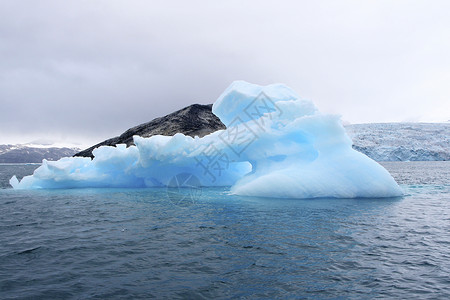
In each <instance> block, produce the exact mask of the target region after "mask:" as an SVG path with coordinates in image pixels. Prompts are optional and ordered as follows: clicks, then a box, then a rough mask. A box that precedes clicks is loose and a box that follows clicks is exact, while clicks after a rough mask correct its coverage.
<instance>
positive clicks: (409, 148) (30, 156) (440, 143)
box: [0, 104, 450, 163]
mask: <svg viewBox="0 0 450 300" xmlns="http://www.w3.org/2000/svg"><path fill="white" fill-rule="evenodd" d="M211 108H212V105H211V104H210V105H200V104H193V105H190V106H187V107H185V108H183V109H180V110H178V111H176V112H173V113H171V114H169V115H166V116H164V117H160V118H156V119H154V120H152V121H150V122H147V123H144V124H141V125H138V126H135V127H132V128H130V129H128V130H127V131H125V132H124V133H123V134H121V135H120V136H117V137H114V138H111V139H108V140H105V141H103V142H101V143H98V144H96V145H94V146H91V147H89V148H87V149H85V150H83V151H80V149H77V148H69V147H48V146H47V147H32V146H30V145H27V144H25V145H0V163H40V162H42V159H47V160H58V159H60V158H61V157H65V156H72V155H73V156H82V157H91V158H92V157H93V154H92V151H93V150H94V149H95V148H98V147H100V146H115V145H117V144H126V145H127V146H130V145H133V144H134V143H133V136H134V135H138V136H142V137H150V136H152V135H157V134H160V135H168V136H172V135H174V134H176V133H178V132H181V133H183V134H185V135H189V136H192V137H194V136H199V137H202V136H205V135H207V134H209V133H211V132H214V131H217V130H220V129H225V128H226V127H225V125H224V124H223V123H222V122H221V121H220V120H219V118H218V117H217V116H215V115H214V114H213V113H212V111H211ZM345 128H346V130H347V132H348V134H349V136H350V137H351V138H352V140H353V148H354V149H356V150H358V151H360V152H362V153H364V154H366V155H367V156H369V157H370V158H372V159H374V160H376V161H430V160H445V161H448V160H450V123H373V124H355V125H347V126H345Z"/></svg>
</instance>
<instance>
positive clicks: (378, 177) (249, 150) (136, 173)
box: [10, 81, 402, 198]
mask: <svg viewBox="0 0 450 300" xmlns="http://www.w3.org/2000/svg"><path fill="white" fill-rule="evenodd" d="M213 113H214V114H216V115H217V116H218V117H219V118H220V120H221V121H222V122H223V123H224V124H225V125H226V126H227V129H225V130H219V131H216V132H213V133H211V134H209V135H207V136H204V137H202V138H198V137H195V138H192V137H189V136H185V135H183V134H181V133H179V134H176V135H174V136H161V135H157V136H152V137H150V138H142V137H139V136H134V143H135V145H136V146H131V147H128V148H127V147H126V146H125V145H118V146H117V147H109V146H103V147H100V148H97V149H95V150H94V152H93V154H94V156H95V157H94V159H93V160H91V159H90V158H86V157H66V158H62V159H60V160H59V161H56V162H49V161H45V160H44V161H43V164H42V166H40V167H39V168H38V169H36V171H35V172H34V174H33V175H30V176H26V177H24V178H23V179H22V180H21V181H20V182H19V181H18V180H17V178H16V177H15V176H14V177H13V178H11V180H10V183H11V185H12V186H13V187H14V188H15V189H37V188H82V187H155V186H166V185H168V184H169V182H171V180H172V179H173V178H174V177H175V176H177V175H178V174H181V173H188V174H191V175H192V176H195V177H196V178H197V179H198V182H200V185H201V186H231V192H232V193H234V194H238V195H248V196H263V197H283V198H318V197H335V198H356V197H394V196H400V195H402V192H401V190H400V188H399V186H398V185H397V183H396V182H395V180H394V179H393V178H392V176H391V175H390V174H389V173H388V172H387V171H386V170H385V169H384V168H383V167H382V166H381V165H379V164H378V163H376V162H375V161H373V160H372V159H370V158H368V157H367V156H365V155H364V154H361V153H359V152H357V151H355V150H353V149H352V141H351V140H350V138H349V137H348V136H347V134H346V132H345V130H344V128H343V126H342V124H341V121H340V119H339V117H337V116H334V115H325V114H321V113H320V112H319V111H318V110H317V109H316V107H315V106H314V104H313V103H312V102H310V101H307V100H303V99H301V98H300V97H299V96H298V95H297V94H296V93H295V92H294V91H293V90H291V89H290V88H288V87H286V86H285V85H282V84H273V85H269V86H264V87H263V86H258V85H255V84H250V83H247V82H243V81H236V82H234V83H232V84H231V85H230V86H229V87H228V88H227V89H226V90H225V91H224V92H223V93H222V95H221V96H220V97H219V98H218V99H217V101H216V102H215V103H214V105H213Z"/></svg>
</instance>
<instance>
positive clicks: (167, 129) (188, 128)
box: [74, 104, 225, 158]
mask: <svg viewBox="0 0 450 300" xmlns="http://www.w3.org/2000/svg"><path fill="white" fill-rule="evenodd" d="M211 110H212V104H208V105H201V104H193V105H190V106H187V107H185V108H183V109H180V110H178V111H176V112H173V113H171V114H168V115H167V116H164V117H160V118H156V119H154V120H152V121H150V122H147V123H144V124H141V125H138V126H136V127H133V128H130V129H128V130H127V131H125V132H124V133H123V134H121V135H120V136H118V137H114V138H111V139H108V140H106V141H103V142H101V143H98V144H97V145H94V146H92V147H90V148H88V149H86V150H83V151H81V152H79V153H77V154H75V155H74V156H84V157H91V158H93V157H94V155H93V154H92V151H93V150H94V149H95V148H98V147H100V146H115V145H117V144H126V145H127V146H131V145H134V142H133V136H134V135H138V136H141V137H151V136H153V135H158V134H159V135H166V136H172V135H175V134H176V133H183V134H185V135H188V136H191V137H194V136H199V137H203V136H205V135H207V134H210V133H212V132H214V131H217V130H220V129H225V125H224V124H223V123H222V122H221V121H220V119H219V118H218V117H217V116H216V115H214V114H213V113H212V111H211Z"/></svg>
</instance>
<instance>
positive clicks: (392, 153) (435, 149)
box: [345, 123, 450, 161]
mask: <svg viewBox="0 0 450 300" xmlns="http://www.w3.org/2000/svg"><path fill="white" fill-rule="evenodd" d="M345 128H346V130H347V133H348V134H349V136H350V137H351V138H352V140H353V148H355V149H356V150H358V151H360V152H362V153H364V154H366V155H367V156H369V157H370V158H372V159H374V160H376V161H430V160H450V123H373V124H355V125H347V126H345Z"/></svg>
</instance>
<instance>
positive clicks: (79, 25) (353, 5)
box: [0, 0, 450, 146]
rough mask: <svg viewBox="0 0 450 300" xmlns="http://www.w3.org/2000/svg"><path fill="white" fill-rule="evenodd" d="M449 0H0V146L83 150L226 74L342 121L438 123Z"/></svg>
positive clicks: (208, 95)
mask: <svg viewBox="0 0 450 300" xmlns="http://www.w3.org/2000/svg"><path fill="white" fill-rule="evenodd" d="M449 11H450V1H438V0H436V1H414V0H406V1H401V0H397V1H391V0H389V1H379V0H377V1H370V0H368V1H356V0H355V1H345V0H343V1H282V0H277V1H245V0H240V1H192V0H191V1H170V0H169V1H168V0H165V1H135V0H126V1H125V0H124V1H111V0H108V1H59V0H57V1H46V0H40V1H26V0H21V1H17V0H12V1H10V0H2V1H0V144H7V143H26V142H30V141H33V140H52V141H65V142H68V143H74V144H75V143H79V144H80V145H83V146H84V145H90V144H92V143H96V142H99V141H102V140H104V139H106V138H110V137H113V136H116V135H119V134H121V133H122V132H124V131H125V130H126V129H128V128H130V127H132V126H135V125H138V124H140V123H144V122H148V121H150V120H152V119H153V118H155V117H159V116H163V115H166V114H168V113H171V112H173V111H175V110H177V109H180V108H183V107H185V106H187V105H190V104H193V103H202V104H207V103H213V102H214V101H215V100H216V99H217V97H218V96H219V95H220V94H221V92H222V91H223V90H225V88H226V87H227V86H228V85H229V84H230V83H231V82H233V81H234V80H245V81H248V82H252V83H257V84H261V85H266V84H271V83H285V84H287V85H288V86H290V87H291V88H293V89H294V90H295V91H296V92H297V93H298V94H299V95H300V96H301V97H302V98H305V99H309V100H312V101H313V102H314V103H315V104H316V106H317V107H318V108H319V109H320V110H321V111H322V112H324V113H332V114H339V115H341V116H342V120H343V121H344V122H345V123H372V122H445V121H448V120H450V18H449V17H448V12H449Z"/></svg>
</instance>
